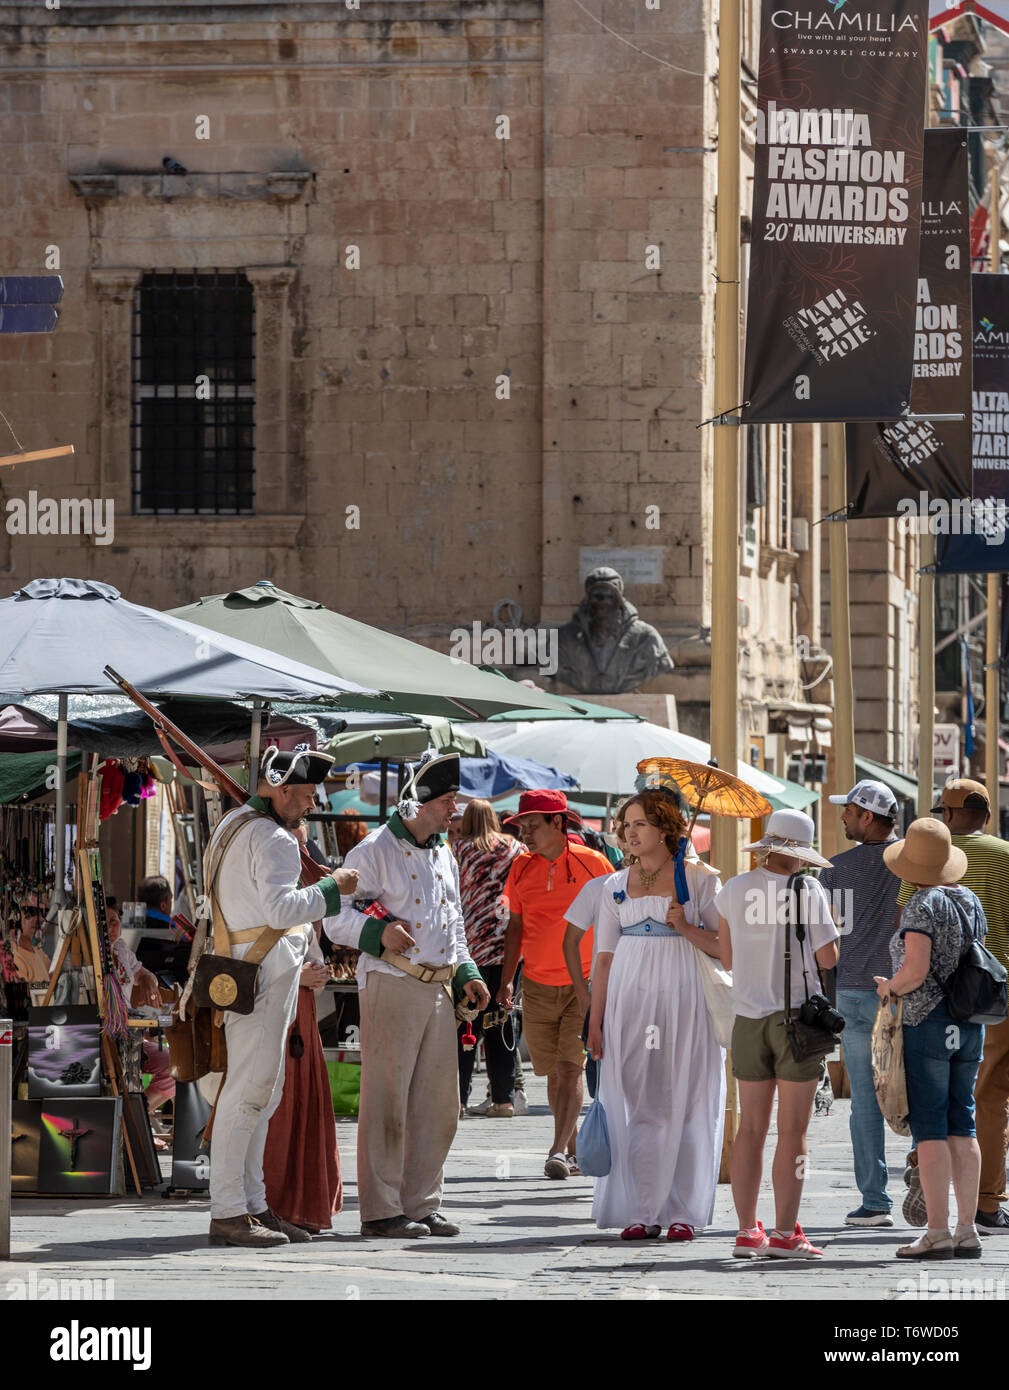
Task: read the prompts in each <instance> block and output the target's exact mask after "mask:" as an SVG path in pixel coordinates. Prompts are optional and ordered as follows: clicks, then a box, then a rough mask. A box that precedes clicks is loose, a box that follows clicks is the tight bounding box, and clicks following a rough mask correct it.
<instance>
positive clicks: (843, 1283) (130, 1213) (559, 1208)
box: [0, 1072, 1009, 1301]
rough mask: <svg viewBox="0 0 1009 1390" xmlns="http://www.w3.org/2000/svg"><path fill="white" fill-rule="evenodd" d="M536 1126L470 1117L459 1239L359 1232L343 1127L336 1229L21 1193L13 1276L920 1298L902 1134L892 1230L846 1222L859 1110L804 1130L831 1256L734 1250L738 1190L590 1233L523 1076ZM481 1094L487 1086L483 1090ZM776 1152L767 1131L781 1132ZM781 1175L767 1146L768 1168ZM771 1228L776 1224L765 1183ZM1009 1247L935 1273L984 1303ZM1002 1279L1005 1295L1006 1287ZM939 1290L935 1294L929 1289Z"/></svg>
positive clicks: (816, 1230)
mask: <svg viewBox="0 0 1009 1390" xmlns="http://www.w3.org/2000/svg"><path fill="white" fill-rule="evenodd" d="M527 1085H528V1086H529V1089H530V1100H531V1101H532V1102H533V1104H532V1108H531V1113H530V1114H529V1115H528V1116H525V1117H522V1118H517V1119H514V1120H511V1121H508V1120H486V1119H480V1118H470V1119H467V1120H465V1121H464V1122H462V1123H461V1124H460V1126H459V1132H458V1135H457V1138H456V1142H455V1146H454V1147H453V1150H452V1153H451V1155H450V1156H449V1161H448V1169H447V1182H446V1195H445V1205H444V1210H445V1211H446V1213H447V1214H448V1215H449V1216H451V1217H453V1218H455V1219H457V1220H458V1221H460V1222H461V1224H462V1225H463V1227H464V1231H463V1234H462V1235H461V1236H460V1237H457V1238H456V1239H453V1240H437V1239H435V1238H434V1237H431V1238H425V1239H422V1240H417V1241H399V1242H396V1241H390V1242H385V1241H363V1240H361V1238H360V1236H359V1235H358V1220H357V1200H356V1186H355V1180H354V1176H355V1139H356V1125H355V1123H354V1122H353V1121H345V1122H341V1123H340V1125H339V1130H338V1133H339V1141H340V1153H341V1159H342V1163H343V1173H344V1182H345V1188H346V1198H345V1209H344V1211H343V1212H342V1213H341V1214H340V1215H339V1216H338V1217H337V1218H336V1220H335V1223H334V1234H333V1235H332V1236H320V1237H317V1238H316V1239H315V1240H314V1241H313V1242H312V1243H311V1245H304V1246H297V1247H291V1248H290V1249H285V1250H282V1251H277V1252H274V1253H270V1254H263V1255H260V1256H256V1257H253V1256H251V1255H249V1254H248V1253H246V1252H245V1251H242V1250H237V1249H217V1248H215V1249H211V1248H209V1247H208V1246H207V1244H206V1230H207V1223H208V1220H209V1214H208V1210H209V1203H208V1202H207V1201H206V1200H205V1199H190V1200H183V1201H176V1200H169V1199H164V1198H161V1197H157V1196H149V1197H146V1198H145V1199H144V1200H143V1201H142V1202H140V1201H137V1200H136V1199H135V1198H134V1199H133V1200H130V1199H124V1200H110V1201H106V1202H94V1201H87V1202H76V1203H74V1202H66V1201H43V1200H39V1199H16V1200H15V1202H14V1207H13V1259H12V1261H11V1263H10V1264H9V1265H7V1266H4V1267H0V1298H5V1297H10V1296H11V1294H12V1290H11V1289H10V1288H5V1284H6V1280H8V1279H12V1278H21V1279H27V1278H28V1276H29V1275H30V1274H31V1273H32V1272H33V1271H34V1273H35V1277H36V1279H37V1280H41V1279H45V1278H50V1279H87V1278H90V1279H102V1280H106V1279H112V1280H114V1281H115V1288H114V1296H115V1297H117V1298H133V1297H137V1296H140V1295H142V1296H143V1297H145V1298H149V1299H154V1300H158V1299H190V1298H200V1297H215V1298H232V1297H233V1298H244V1299H250V1298H251V1299H256V1298H264V1299H265V1298H299V1299H304V1298H320V1299H357V1298H360V1299H409V1298H418V1297H419V1298H423V1299H425V1300H429V1299H548V1298H549V1299H583V1298H607V1299H613V1298H616V1299H632V1300H636V1299H649V1298H651V1299H748V1300H752V1299H772V1298H801V1299H814V1300H845V1299H864V1298H869V1299H874V1300H907V1301H914V1300H916V1299H917V1298H918V1297H920V1284H919V1280H920V1278H921V1277H922V1275H923V1271H922V1270H921V1267H920V1266H917V1265H915V1266H911V1267H908V1266H906V1265H904V1264H903V1262H901V1263H898V1262H897V1261H896V1259H895V1258H894V1250H895V1249H896V1247H897V1246H898V1245H899V1244H902V1243H903V1242H904V1241H905V1240H906V1239H907V1238H908V1237H907V1228H906V1227H905V1225H904V1223H903V1220H902V1219H901V1217H900V1214H899V1208H900V1202H901V1200H902V1198H903V1194H904V1191H905V1189H904V1185H903V1180H902V1173H903V1153H904V1150H903V1146H902V1141H900V1140H899V1139H897V1138H896V1137H895V1136H891V1143H890V1145H889V1153H890V1171H891V1190H892V1192H893V1193H894V1195H895V1197H896V1199H897V1207H896V1215H897V1221H896V1225H895V1226H894V1227H893V1229H883V1230H852V1229H850V1228H847V1229H846V1228H845V1227H844V1225H843V1218H844V1213H845V1212H846V1211H849V1210H850V1209H851V1208H852V1207H854V1206H857V1205H858V1197H857V1194H856V1193H855V1190H854V1186H853V1180H852V1176H851V1163H850V1150H849V1145H848V1102H847V1101H836V1102H835V1103H834V1107H833V1109H832V1111H831V1113H830V1115H829V1116H815V1117H814V1119H813V1121H812V1125H811V1127H810V1170H811V1171H810V1177H809V1178H808V1180H807V1183H806V1195H805V1198H804V1201H803V1211H802V1214H801V1217H800V1219H802V1220H803V1223H804V1225H805V1228H806V1230H807V1232H808V1233H809V1234H810V1236H811V1237H812V1238H813V1240H814V1242H815V1243H816V1244H820V1245H823V1246H825V1247H826V1253H825V1257H824V1259H823V1261H822V1262H818V1263H817V1264H816V1265H815V1267H811V1266H810V1265H809V1264H808V1263H806V1262H799V1261H794V1262H792V1261H787V1262H786V1261H782V1262H775V1261H770V1260H760V1261H752V1262H746V1261H741V1260H735V1259H733V1258H731V1255H730V1250H731V1245H732V1240H733V1238H734V1233H735V1218H734V1215H733V1212H732V1204H731V1199H730V1193H729V1189H728V1187H727V1186H722V1187H720V1188H719V1190H718V1200H717V1205H716V1210H715V1220H714V1225H713V1227H712V1228H711V1229H710V1230H709V1231H707V1232H706V1233H704V1234H702V1235H699V1236H698V1238H697V1239H696V1240H695V1241H694V1242H693V1243H692V1244H688V1245H669V1244H667V1243H666V1242H665V1241H662V1242H655V1243H647V1244H643V1245H628V1244H626V1243H623V1242H621V1241H620V1239H619V1237H618V1233H617V1232H612V1233H604V1232H601V1231H598V1230H597V1229H596V1228H595V1226H594V1225H593V1224H592V1217H591V1204H592V1183H591V1180H589V1179H587V1178H574V1179H570V1180H569V1181H567V1182H563V1183H560V1182H551V1181H549V1180H548V1179H545V1178H544V1177H543V1160H544V1158H545V1156H546V1146H547V1143H548V1142H549V1136H550V1133H551V1131H550V1127H549V1120H548V1118H547V1109H546V1104H545V1100H546V1097H545V1086H544V1084H543V1083H542V1082H540V1081H538V1080H535V1079H534V1078H532V1077H531V1076H530V1075H529V1074H528V1072H527ZM482 1092H483V1086H482V1077H477V1078H475V1083H474V1098H475V1099H479V1098H480V1096H481V1095H482ZM771 1142H772V1143H773V1133H772V1136H771ZM769 1171H770V1147H769V1151H768V1154H767V1160H766V1164H765V1172H766V1173H767V1174H769ZM764 1186H765V1188H766V1190H767V1192H768V1198H767V1201H766V1203H764V1202H762V1205H761V1218H762V1219H763V1221H764V1224H765V1225H766V1226H770V1225H771V1223H772V1219H773V1217H772V1205H771V1199H770V1184H769V1181H765V1184H764ZM1007 1266H1009V1239H1006V1238H1003V1237H992V1238H988V1239H986V1240H985V1245H984V1257H983V1258H982V1260H980V1261H978V1262H973V1261H972V1262H970V1263H969V1264H965V1262H960V1261H957V1262H956V1264H955V1266H954V1264H953V1263H952V1262H949V1263H947V1262H943V1263H942V1264H939V1265H938V1266H937V1265H935V1264H932V1265H931V1266H929V1267H928V1270H927V1272H926V1273H927V1276H928V1277H930V1278H931V1279H933V1280H934V1279H936V1278H937V1277H938V1278H942V1277H945V1278H950V1277H952V1276H958V1277H962V1278H970V1279H983V1280H986V1281H987V1280H992V1281H994V1282H993V1283H992V1285H991V1286H990V1292H987V1297H989V1298H990V1297H996V1298H1004V1297H1005V1296H1006V1289H1007V1288H1009V1268H1007ZM1000 1280H1001V1281H1003V1283H1002V1285H1001V1287H999V1284H998V1281H1000ZM933 1287H934V1286H933Z"/></svg>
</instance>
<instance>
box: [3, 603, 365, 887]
mask: <svg viewBox="0 0 1009 1390" xmlns="http://www.w3.org/2000/svg"><path fill="white" fill-rule="evenodd" d="M107 664H111V665H113V666H115V667H116V669H117V670H121V671H122V672H123V674H124V675H125V676H126V677H127V679H128V680H130V681H131V682H132V684H133V685H134V686H136V687H137V689H139V690H140V691H141V692H142V693H143V694H144V695H146V696H148V697H155V696H171V695H176V696H181V697H189V698H192V699H218V700H241V699H248V698H255V697H260V698H262V699H269V700H318V699H320V698H327V699H341V698H343V697H344V696H347V695H353V696H354V697H355V698H359V697H361V696H370V697H376V698H377V697H378V695H379V691H378V689H377V688H370V687H366V686H362V685H359V684H358V683H357V682H356V681H351V680H347V679H345V678H343V677H339V676H336V675H334V673H333V672H331V671H319V670H315V669H313V668H312V667H310V666H308V665H304V664H301V663H296V662H294V661H292V660H291V659H289V658H281V657H278V656H277V655H276V654H275V653H273V652H271V651H265V650H263V649H262V648H261V647H258V646H254V645H252V644H251V643H248V642H243V641H241V640H237V639H235V638H233V637H229V636H226V635H222V634H220V633H218V632H211V631H208V630H207V629H205V628H201V627H197V626H195V625H194V624H193V623H189V622H185V621H182V620H180V619H178V618H175V617H172V616H171V615H170V614H167V613H159V612H157V611H156V610H155V609H153V608H142V607H140V606H139V605H137V604H134V603H129V602H127V600H126V599H124V598H123V597H122V595H121V594H120V592H119V590H118V589H114V588H113V587H112V585H111V584H102V583H99V582H98V581H97V580H90V579H35V580H33V581H32V582H31V583H30V584H26V585H25V586H24V587H23V588H21V589H18V590H17V592H16V593H15V594H14V595H13V596H12V597H11V598H6V599H0V698H5V697H9V698H10V700H11V701H12V702H17V701H20V700H23V699H24V697H25V696H26V695H32V694H58V695H59V696H60V704H59V717H58V725H57V752H56V762H57V767H58V769H59V771H58V782H57V787H56V798H57V800H56V852H57V857H58V860H60V859H62V858H63V844H64V827H65V825H66V753H67V697H68V695H69V694H71V693H81V694H86V695H106V694H111V693H115V694H118V693H119V688H118V686H116V685H115V684H114V682H113V681H111V680H110V679H109V677H108V676H106V675H105V674H104V668H105V666H106V665H107ZM64 872H65V865H63V864H61V863H59V862H57V865H56V874H57V877H56V884H57V891H56V895H55V896H56V897H57V898H59V897H61V896H62V887H63V882H64V879H63V873H64Z"/></svg>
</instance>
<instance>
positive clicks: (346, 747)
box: [322, 719, 485, 767]
mask: <svg viewBox="0 0 1009 1390" xmlns="http://www.w3.org/2000/svg"><path fill="white" fill-rule="evenodd" d="M428 748H435V749H437V751H438V752H439V753H465V754H468V755H470V756H471V757H476V758H482V757H483V756H484V753H485V749H484V745H483V744H482V743H481V741H480V740H479V739H478V738H476V737H474V735H473V734H467V733H464V732H463V731H462V730H461V729H460V728H459V727H458V725H453V724H450V723H449V721H448V720H447V719H427V720H425V721H424V722H423V723H421V724H408V725H405V726H403V727H401V728H388V729H347V730H346V731H345V732H344V733H341V734H336V735H335V736H334V737H333V738H331V739H330V740H329V742H328V743H325V744H323V745H322V752H324V753H332V754H333V756H334V757H335V758H336V762H337V766H338V767H345V766H347V765H349V764H350V763H369V762H378V761H380V760H381V759H383V758H388V759H390V760H391V761H393V762H396V761H398V760H399V759H401V758H417V757H419V756H420V755H421V753H423V752H424V751H425V749H428Z"/></svg>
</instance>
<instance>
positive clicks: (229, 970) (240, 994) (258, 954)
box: [192, 816, 287, 1031]
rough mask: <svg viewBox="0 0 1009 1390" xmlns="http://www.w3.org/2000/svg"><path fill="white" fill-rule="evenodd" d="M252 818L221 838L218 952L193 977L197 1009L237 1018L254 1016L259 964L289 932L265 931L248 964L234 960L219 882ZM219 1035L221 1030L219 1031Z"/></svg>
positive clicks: (212, 889)
mask: <svg viewBox="0 0 1009 1390" xmlns="http://www.w3.org/2000/svg"><path fill="white" fill-rule="evenodd" d="M251 819H252V817H249V816H242V817H238V818H236V820H235V821H233V822H232V824H231V826H229V828H228V830H226V831H225V832H224V834H223V835H222V837H221V844H220V847H219V848H218V851H217V863H216V864H215V865H214V869H213V873H212V875H211V876H210V878H209V889H208V895H209V897H210V903H211V908H212V910H213V919H214V949H213V951H205V952H204V953H203V954H202V955H201V956H200V958H199V960H198V961H197V963H196V970H195V972H194V974H193V989H192V1002H193V1003H194V1004H195V1005H196V1006H197V1009H219V1010H221V1011H222V1012H227V1013H233V1014H251V1013H252V1010H253V1009H254V1008H255V1005H256V979H257V976H258V975H259V964H260V962H261V961H262V960H263V959H264V957H265V956H266V955H267V954H268V953H269V952H270V951H271V950H272V949H273V947H274V946H275V945H276V944H277V942H278V941H279V940H280V938H281V937H282V936H285V935H286V934H287V932H286V929H285V928H276V927H263V929H262V931H261V932H260V933H259V935H258V936H257V937H256V939H255V941H254V942H253V943H252V948H251V949H250V951H249V952H248V954H247V955H246V957H245V959H244V960H233V959H232V957H231V944H230V941H229V938H228V924H227V923H226V922H225V920H224V914H223V913H222V912H221V908H220V904H219V903H218V901H217V891H216V890H217V879H218V876H219V874H220V871H221V865H222V863H223V862H224V856H225V854H226V853H227V852H228V849H229V848H230V846H231V845H232V843H233V842H234V839H235V836H236V835H237V833H238V831H239V830H241V829H243V828H244V827H245V825H246V824H248V822H249V820H251ZM217 1031H219V1030H217Z"/></svg>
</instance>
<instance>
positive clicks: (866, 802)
mask: <svg viewBox="0 0 1009 1390" xmlns="http://www.w3.org/2000/svg"><path fill="white" fill-rule="evenodd" d="M827 800H828V801H829V802H830V803H831V805H832V806H858V807H859V808H860V809H861V810H863V811H871V812H872V813H873V815H874V816H886V817H888V818H889V819H891V820H892V819H893V817H894V816H895V815H896V814H897V798H896V797H895V796H894V794H893V792H892V791H891V790H890V788H889V787H888V786H886V785H885V783H883V782H873V781H871V780H870V779H869V778H866V779H865V780H864V781H862V782H856V783H855V785H854V786H853V787H852V789H851V791H850V792H849V793H848V795H847V796H830V797H828V798H827Z"/></svg>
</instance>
